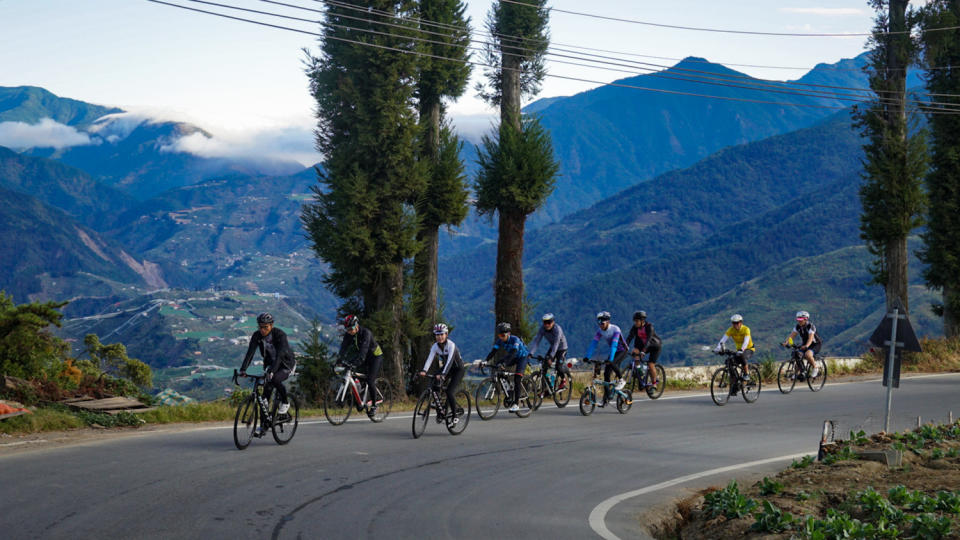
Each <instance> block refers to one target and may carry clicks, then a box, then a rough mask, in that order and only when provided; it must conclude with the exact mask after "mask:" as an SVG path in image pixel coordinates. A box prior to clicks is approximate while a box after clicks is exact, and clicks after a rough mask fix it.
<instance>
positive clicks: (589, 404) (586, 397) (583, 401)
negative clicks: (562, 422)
mask: <svg viewBox="0 0 960 540" xmlns="http://www.w3.org/2000/svg"><path fill="white" fill-rule="evenodd" d="M596 408H597V397H596V395H595V394H594V390H593V387H589V388H585V389H584V390H583V393H582V394H580V414H582V415H584V416H590V415H591V414H593V410H594V409H596Z"/></svg>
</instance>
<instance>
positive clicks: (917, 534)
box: [910, 514, 953, 540]
mask: <svg viewBox="0 0 960 540" xmlns="http://www.w3.org/2000/svg"><path fill="white" fill-rule="evenodd" d="M910 534H911V536H912V537H913V538H923V539H925V540H928V539H929V540H934V539H937V538H946V537H948V536H950V535H951V534H953V523H952V522H951V521H950V519H949V518H946V517H940V518H938V517H937V516H935V515H934V514H921V515H919V516H917V517H915V518H913V522H912V523H911V524H910Z"/></svg>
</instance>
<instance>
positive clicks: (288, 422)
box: [233, 370, 300, 450]
mask: <svg viewBox="0 0 960 540" xmlns="http://www.w3.org/2000/svg"><path fill="white" fill-rule="evenodd" d="M241 376H242V377H246V378H248V379H253V391H252V392H250V395H249V396H247V398H246V399H244V400H243V401H242V402H241V403H240V405H239V406H237V414H236V416H235V417H234V419H233V443H234V444H236V445H237V449H238V450H243V449H245V448H246V447H248V446H250V442H251V441H253V438H254V437H256V438H258V439H259V438H260V437H263V436H264V435H266V434H267V430H270V431H271V432H272V433H273V440H275V441H277V444H287V443H288V442H290V439H293V436H294V434H296V432H297V425H298V424H299V423H300V403H299V402H298V401H297V398H296V396H294V395H292V394H290V393H287V403H289V404H290V409H289V410H288V411H287V412H286V413H284V414H277V408H278V407H279V406H280V400H279V399H278V398H277V392H272V393H271V394H270V401H269V402H268V401H267V400H266V399H265V398H264V397H263V383H264V381H265V380H266V378H267V377H266V374H263V375H248V374H244V375H240V373H239V372H237V370H233V384H234V385H238V384H239V382H238V381H237V379H238V377H241Z"/></svg>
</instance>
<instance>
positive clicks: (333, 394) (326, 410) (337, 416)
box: [323, 379, 353, 426]
mask: <svg viewBox="0 0 960 540" xmlns="http://www.w3.org/2000/svg"><path fill="white" fill-rule="evenodd" d="M338 396H339V398H338ZM351 412H353V392H351V391H350V389H349V388H345V387H344V383H343V381H342V380H341V379H332V380H331V381H330V383H329V384H328V385H327V391H326V392H324V393H323V415H324V416H326V417H327V421H328V422H330V425H331V426H339V425H341V424H343V423H344V422H346V421H347V418H350V413H351Z"/></svg>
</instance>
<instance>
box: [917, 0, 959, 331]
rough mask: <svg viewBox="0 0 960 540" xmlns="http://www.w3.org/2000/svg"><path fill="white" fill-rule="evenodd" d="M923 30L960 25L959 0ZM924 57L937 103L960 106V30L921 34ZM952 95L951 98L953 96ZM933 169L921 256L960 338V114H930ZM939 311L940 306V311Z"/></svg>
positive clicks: (947, 323) (937, 11)
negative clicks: (959, 94)
mask: <svg viewBox="0 0 960 540" xmlns="http://www.w3.org/2000/svg"><path fill="white" fill-rule="evenodd" d="M922 14H923V17H922V21H923V23H922V24H923V28H924V29H931V28H948V27H956V26H960V0H933V1H932V2H931V3H929V4H927V6H926V7H925V8H924V9H923V11H922ZM922 41H923V56H924V63H925V65H926V66H928V67H931V68H935V69H929V70H928V72H927V76H926V83H927V84H926V86H927V91H928V92H929V93H930V94H933V95H936V100H937V101H938V102H942V103H949V104H952V105H954V106H955V107H957V106H960V99H957V98H956V97H951V96H950V95H956V94H957V90H958V89H960V31H958V30H946V31H939V32H928V33H924V34H922ZM948 94H949V95H948ZM928 120H929V127H930V133H931V136H932V141H931V169H930V172H929V174H927V179H926V182H927V193H928V195H929V198H930V203H929V208H928V210H927V230H926V232H925V233H924V234H923V240H924V244H925V246H924V248H923V249H921V250H920V252H919V255H920V258H921V260H923V261H924V262H925V263H926V264H927V265H928V266H927V268H926V269H925V270H924V279H925V280H926V282H927V285H928V286H929V287H931V288H934V289H940V290H941V291H943V305H942V306H939V307H940V308H942V310H943V311H942V315H943V333H944V335H945V336H947V337H956V336H958V335H960V115H956V114H934V113H932V112H931V114H929V115H928ZM935 307H938V306H935Z"/></svg>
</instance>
